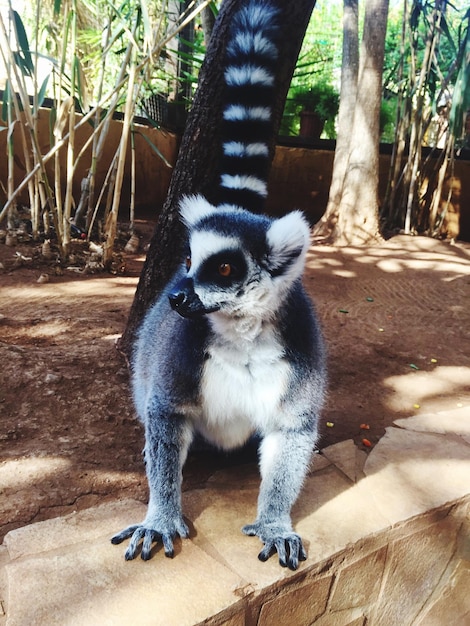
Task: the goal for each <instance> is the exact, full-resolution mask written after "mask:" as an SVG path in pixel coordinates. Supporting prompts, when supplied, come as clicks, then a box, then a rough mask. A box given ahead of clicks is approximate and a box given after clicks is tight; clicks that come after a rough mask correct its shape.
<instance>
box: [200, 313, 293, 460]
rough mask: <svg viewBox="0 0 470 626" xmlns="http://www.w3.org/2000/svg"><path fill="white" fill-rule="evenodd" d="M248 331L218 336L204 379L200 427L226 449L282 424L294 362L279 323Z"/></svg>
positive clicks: (208, 354) (208, 356) (207, 361)
mask: <svg viewBox="0 0 470 626" xmlns="http://www.w3.org/2000/svg"><path fill="white" fill-rule="evenodd" d="M244 330H245V332H244V333H239V332H236V331H235V332H234V333H228V334H227V332H226V329H225V332H224V334H218V333H216V334H215V335H214V337H213V340H212V341H211V343H210V345H209V346H208V350H207V359H206V361H205V364H204V368H203V373H202V378H201V410H202V414H201V422H202V423H201V424H198V428H199V427H200V429H201V431H202V433H203V434H204V435H205V436H206V437H208V438H209V439H211V440H212V441H213V442H214V443H216V444H218V445H220V446H222V447H224V448H230V447H235V446H239V445H241V444H243V443H244V442H245V441H246V440H247V438H248V437H249V436H250V435H251V434H252V433H253V432H254V431H256V430H258V431H261V432H266V431H269V430H270V429H271V428H272V427H274V426H275V425H279V419H280V414H281V401H282V398H283V396H284V395H285V392H286V390H287V386H288V381H289V372H290V368H289V364H288V362H287V360H286V359H285V356H284V350H283V348H282V346H281V344H280V343H279V341H278V339H277V337H276V334H275V332H274V329H273V327H272V326H271V325H270V324H269V325H265V326H262V327H261V326H260V327H259V328H258V331H256V330H253V329H252V332H251V333H250V331H249V329H244ZM253 333H254V334H255V336H254V337H253Z"/></svg>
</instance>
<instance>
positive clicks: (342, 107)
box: [314, 0, 359, 240]
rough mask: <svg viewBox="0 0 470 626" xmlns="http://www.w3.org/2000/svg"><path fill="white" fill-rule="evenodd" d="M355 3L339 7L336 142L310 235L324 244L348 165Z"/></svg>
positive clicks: (355, 40)
mask: <svg viewBox="0 0 470 626" xmlns="http://www.w3.org/2000/svg"><path fill="white" fill-rule="evenodd" d="M358 2H359V0H344V3H343V58H342V64H341V89H340V100H339V111H338V137H337V139H336V148H335V157H334V161H333V173H332V178H331V185H330V194H329V197H328V205H327V208H326V211H325V214H324V215H323V217H322V218H321V220H320V221H319V222H318V224H317V225H316V226H315V229H314V235H315V236H316V237H317V236H318V237H322V238H324V239H326V240H328V239H329V238H330V237H331V236H332V234H333V233H334V230H335V225H336V223H337V221H338V210H339V205H340V202H341V195H342V191H343V185H344V177H345V175H346V169H347V166H348V161H349V153H350V144H351V136H352V128H353V119H354V116H353V115H352V113H351V112H352V111H354V107H355V106H356V95H357V79H358V74H359V16H358V14H359V8H358Z"/></svg>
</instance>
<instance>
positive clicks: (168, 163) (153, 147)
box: [135, 131, 173, 169]
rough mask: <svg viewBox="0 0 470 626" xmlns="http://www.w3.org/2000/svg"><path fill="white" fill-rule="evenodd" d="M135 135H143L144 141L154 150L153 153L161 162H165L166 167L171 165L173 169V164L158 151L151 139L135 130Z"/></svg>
mask: <svg viewBox="0 0 470 626" xmlns="http://www.w3.org/2000/svg"><path fill="white" fill-rule="evenodd" d="M135 133H136V135H141V137H143V138H144V139H145V141H146V142H147V143H148V145H149V146H150V147H151V148H152V150H153V152H155V154H156V155H157V156H159V157H160V159H161V160H162V161H163V163H165V165H166V166H167V167H171V168H172V169H173V165H172V164H171V163H170V162H169V161H168V160H167V159H166V158H165V157H164V156H163V154H162V153H161V152H160V150H159V149H158V148H157V146H156V145H155V144H154V143H153V141H151V140H150V139H149V138H148V137H147V135H144V134H143V133H141V132H138V131H135Z"/></svg>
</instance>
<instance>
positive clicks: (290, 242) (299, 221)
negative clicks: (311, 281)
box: [266, 211, 310, 280]
mask: <svg viewBox="0 0 470 626" xmlns="http://www.w3.org/2000/svg"><path fill="white" fill-rule="evenodd" d="M266 240H267V242H268V245H269V247H270V249H271V251H270V256H269V258H270V262H271V263H272V264H273V265H274V267H282V266H283V265H284V264H286V263H287V262H288V261H289V260H291V259H292V256H293V255H295V254H297V255H298V256H297V258H296V260H295V262H292V263H290V265H289V270H288V273H287V274H283V278H285V277H286V276H288V277H290V278H291V279H292V280H294V279H295V278H297V277H298V276H300V275H301V274H302V272H303V268H304V265H305V255H306V254H307V250H308V247H309V244H310V228H309V225H308V223H307V221H306V219H305V218H304V216H303V215H302V213H301V212H300V211H292V213H288V214H287V215H285V216H284V217H281V218H279V219H277V220H274V222H273V223H272V225H271V226H270V227H269V230H268V232H267V234H266Z"/></svg>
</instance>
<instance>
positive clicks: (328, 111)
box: [292, 82, 339, 139]
mask: <svg viewBox="0 0 470 626" xmlns="http://www.w3.org/2000/svg"><path fill="white" fill-rule="evenodd" d="M292 100H293V102H294V103H295V104H296V105H297V107H298V108H300V112H299V115H300V135H301V136H303V137H313V138H314V139H318V138H319V137H320V135H321V133H322V131H323V128H324V126H325V122H327V121H330V120H331V121H333V120H334V118H335V117H336V115H337V113H338V107H339V95H338V92H337V91H336V90H335V89H334V88H333V87H332V86H331V85H329V84H328V83H324V82H319V83H316V84H314V85H311V86H309V87H298V88H297V89H296V90H295V92H294V94H293V98H292Z"/></svg>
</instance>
